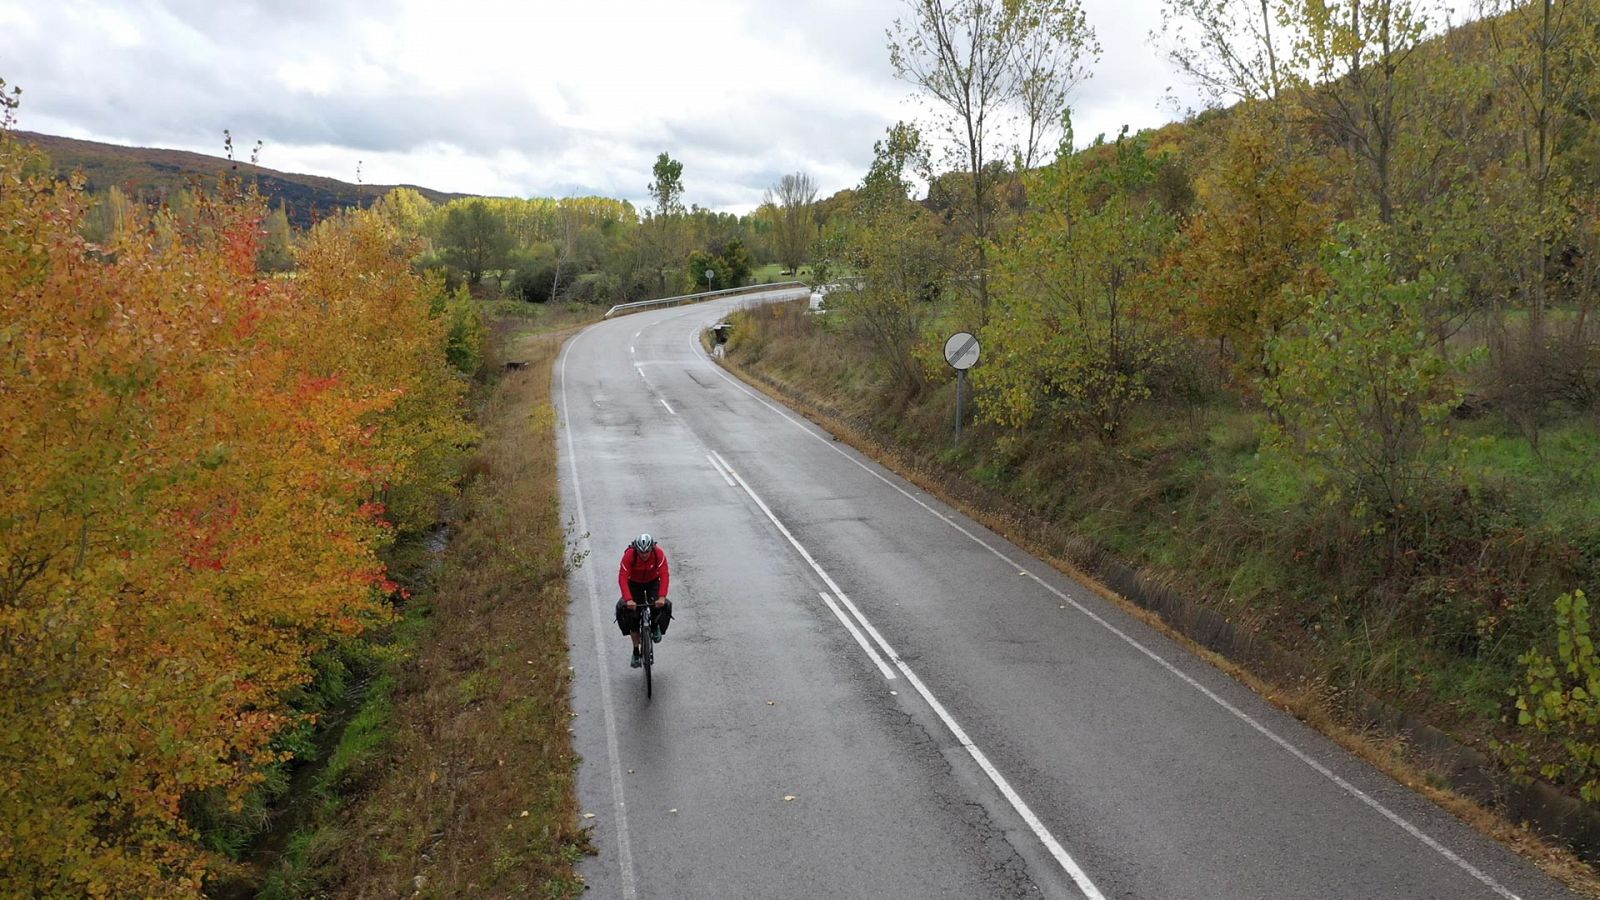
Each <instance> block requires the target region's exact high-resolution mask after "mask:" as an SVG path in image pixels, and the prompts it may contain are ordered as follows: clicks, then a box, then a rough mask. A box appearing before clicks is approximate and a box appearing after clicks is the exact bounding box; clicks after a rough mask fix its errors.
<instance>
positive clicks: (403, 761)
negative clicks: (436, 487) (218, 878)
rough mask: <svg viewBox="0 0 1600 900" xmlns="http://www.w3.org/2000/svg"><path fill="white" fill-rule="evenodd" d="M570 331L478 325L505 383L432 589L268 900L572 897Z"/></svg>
mask: <svg viewBox="0 0 1600 900" xmlns="http://www.w3.org/2000/svg"><path fill="white" fill-rule="evenodd" d="M574 324H575V321H574V320H573V319H572V317H571V316H566V317H552V318H549V319H545V318H540V319H531V320H530V319H510V318H500V319H497V320H494V321H493V322H492V323H491V328H492V331H493V335H494V336H493V341H492V344H493V348H494V351H495V352H493V353H492V355H491V358H490V367H491V370H492V371H497V372H500V373H502V374H500V375H499V377H498V378H497V379H496V380H495V382H494V383H493V384H492V386H491V387H489V388H488V389H487V390H486V392H485V397H484V398H483V400H482V403H481V406H480V410H479V416H478V419H479V423H480V427H481V428H482V431H483V434H484V438H483V441H482V443H481V445H480V446H479V447H478V448H477V451H476V453H475V455H474V456H473V459H472V460H471V462H470V463H469V466H468V474H467V481H466V483H465V485H464V487H463V490H462V494H461V497H460V501H459V509H458V515H457V517H456V521H455V523H454V526H453V529H452V531H451V534H450V539H449V542H448V545H447V546H446V547H445V548H444V549H443V552H442V555H441V558H440V560H439V563H438V569H437V571H436V573H435V575H434V585H433V588H432V590H431V592H429V593H426V594H419V596H418V598H417V600H415V601H413V603H412V604H411V606H412V609H411V610H410V612H409V614H408V617H407V619H406V621H405V624H404V625H403V626H402V628H401V629H400V631H399V633H398V634H397V636H396V640H395V641H394V642H393V643H392V644H391V645H390V646H389V648H388V651H387V662H386V664H385V666H384V667H383V671H382V673H381V674H380V675H379V676H378V677H377V679H376V680H375V681H374V683H373V684H372V686H371V687H370V689H369V691H368V694H367V698H366V701H365V703H364V705H363V707H362V708H361V710H360V711H358V712H357V713H356V714H355V717H354V718H353V720H352V723H351V725H350V726H349V728H347V730H346V735H347V737H346V740H345V741H344V742H343V744H352V743H353V744H356V745H359V747H357V748H356V749H358V750H359V751H360V756H361V759H360V760H359V763H358V764H355V765H348V766H341V767H339V771H338V772H337V774H336V777H331V778H323V779H321V780H320V781H319V785H320V786H321V787H320V789H321V790H322V791H323V795H322V798H321V802H322V804H323V807H324V808H323V810H322V812H321V814H320V815H318V816H317V817H316V818H315V821H314V822H312V823H309V824H308V825H307V826H306V827H305V828H303V829H302V831H301V832H300V833H298V834H297V835H295V836H294V837H293V838H292V839H291V840H290V842H289V846H288V849H287V850H286V852H285V855H284V858H283V860H282V861H281V862H280V864H279V866H278V869H277V871H276V872H274V873H273V876H272V880H271V882H269V885H268V891H267V892H265V893H264V896H269V897H270V896H283V897H289V896H306V895H308V894H310V893H318V894H326V895H331V896H339V897H396V896H422V897H465V896H470V897H521V896H542V897H560V896H576V895H577V894H579V893H581V892H582V890H583V886H582V883H581V882H580V881H578V880H577V878H576V876H575V873H574V869H573V863H574V862H575V861H576V859H577V858H578V857H579V856H580V855H581V854H582V853H583V852H584V850H585V849H586V848H587V837H586V835H585V833H584V832H583V830H582V829H581V828H580V827H579V826H578V824H577V822H578V815H577V810H576V806H575V803H576V800H575V793H574V779H575V778H576V767H577V758H576V757H575V756H574V755H573V752H572V747H571V742H570V729H569V722H570V719H571V709H570V702H569V694H568V683H569V681H568V679H569V672H568V667H567V643H566V610H567V591H566V573H567V564H568V558H567V551H566V548H567V542H566V537H567V536H566V535H565V534H564V532H563V530H562V525H561V521H560V505H559V497H558V493H557V486H556V462H557V456H556V444H555V428H556V418H555V411H554V408H553V407H552V406H551V403H550V371H551V363H552V362H553V360H554V359H555V356H556V354H557V352H558V351H559V349H560V346H561V342H562V340H563V339H564V338H565V337H566V336H567V335H568V334H570V332H571V328H572V327H573V326H574ZM419 601H420V602H419ZM351 732H356V734H355V735H352V734H351Z"/></svg>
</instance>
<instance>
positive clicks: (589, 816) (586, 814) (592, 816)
mask: <svg viewBox="0 0 1600 900" xmlns="http://www.w3.org/2000/svg"><path fill="white" fill-rule="evenodd" d="M583 817H584V818H585V819H592V818H594V813H584V814H583Z"/></svg>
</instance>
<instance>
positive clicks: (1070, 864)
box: [713, 451, 1105, 900]
mask: <svg viewBox="0 0 1600 900" xmlns="http://www.w3.org/2000/svg"><path fill="white" fill-rule="evenodd" d="M713 452H715V451H713ZM718 459H721V457H720V456H719V457H718ZM723 465H727V461H726V460H723ZM728 471H730V472H733V477H734V478H735V479H737V480H738V482H739V486H740V487H742V488H744V492H745V493H746V494H748V495H749V496H750V499H751V500H753V501H755V504H756V506H758V507H760V509H761V511H762V512H764V513H766V514H767V518H768V519H770V520H771V521H772V524H773V525H775V526H777V528H778V531H780V532H781V533H782V534H783V536H784V537H786V538H788V539H789V543H790V544H792V545H793V546H794V548H795V549H796V550H798V551H799V552H800V555H801V557H803V558H804V559H805V561H806V562H808V563H810V564H811V568H812V569H814V570H815V571H816V573H817V574H818V575H819V576H821V577H822V580H823V581H825V582H827V583H828V586H829V587H831V588H833V590H834V593H835V594H837V595H838V596H839V600H840V601H841V602H843V603H845V604H846V605H847V606H848V607H849V609H850V611H851V612H852V613H854V614H855V616H856V618H857V619H859V620H860V621H861V624H862V626H863V627H865V628H866V630H867V631H868V632H869V633H871V634H872V636H873V638H874V639H875V640H877V641H878V643H879V644H880V645H881V646H882V647H883V650H884V652H885V653H887V654H888V656H889V658H890V659H892V660H894V665H895V668H897V669H899V670H900V672H901V674H903V675H905V677H906V680H907V681H909V682H911V686H912V687H914V688H916V690H917V693H918V694H920V695H921V696H922V699H923V700H924V701H926V702H927V704H928V706H929V708H931V709H932V710H933V712H934V714H935V715H937V716H938V717H939V720H940V721H942V722H944V725H945V727H946V728H948V729H950V733H951V734H952V735H954V736H955V739H956V741H957V743H959V744H960V745H961V746H962V747H963V748H964V749H965V750H966V751H967V753H968V754H969V755H971V756H972V759H973V761H975V762H976V763H977V764H978V768H980V769H982V770H983V774H984V775H987V776H988V778H989V781H991V782H992V783H993V784H994V786H995V787H997V788H999V789H1000V794H1001V796H1003V797H1005V799H1006V802H1008V803H1010V804H1011V808H1012V809H1014V810H1016V812H1017V815H1019V816H1021V817H1022V821H1023V822H1025V823H1027V825H1028V829H1029V830H1031V831H1032V832H1033V834H1034V836H1035V837H1037V838H1038V839H1039V841H1040V843H1042V844H1044V847H1045V849H1046V850H1048V851H1049V852H1050V855H1051V856H1053V857H1054V858H1055V860H1056V863H1057V864H1058V865H1060V866H1061V868H1062V869H1063V870H1064V871H1065V872H1066V873H1067V875H1068V877H1070V878H1071V879H1072V881H1073V883H1074V884H1076V885H1077V886H1078V890H1080V891H1082V892H1083V894H1084V896H1085V897H1086V898H1087V900H1105V895H1104V894H1101V893H1100V890H1099V889H1098V888H1096V887H1095V886H1094V882H1092V881H1090V880H1089V876H1088V874H1087V873H1086V872H1084V871H1083V869H1082V868H1081V867H1080V866H1079V865H1078V863H1077V861H1076V860H1074V859H1073V858H1072V856H1071V854H1069V853H1067V850H1066V848H1065V847H1063V846H1061V842H1060V841H1058V840H1056V837H1055V835H1053V834H1051V833H1050V830H1049V829H1048V828H1046V827H1045V825H1044V822H1043V821H1042V820H1040V818H1039V817H1038V816H1037V815H1035V814H1034V812H1033V809H1032V808H1031V807H1029V806H1028V804H1027V802H1026V801H1024V800H1023V799H1022V797H1021V796H1020V795H1019V794H1018V793H1017V792H1016V791H1015V790H1013V789H1012V787H1011V783H1010V782H1008V781H1006V778H1005V776H1004V775H1001V774H1000V770H999V769H996V768H995V767H994V764H993V763H991V762H989V757H987V756H985V755H984V753H983V751H982V750H979V749H978V746H977V745H976V744H974V743H973V742H972V739H971V738H970V737H968V736H967V732H966V731H965V730H964V729H963V728H962V727H961V726H960V725H959V724H957V722H956V720H955V719H954V718H953V717H952V716H951V715H950V713H949V711H947V710H946V709H945V708H944V704H942V703H940V702H939V700H938V698H936V697H934V695H933V692H932V691H930V690H928V688H927V686H926V685H924V684H923V683H922V680H921V679H920V678H918V677H917V675H916V673H915V672H913V671H911V667H910V666H908V665H906V663H905V660H902V659H901V658H900V657H899V655H897V654H896V653H895V652H894V650H893V649H892V648H891V647H890V646H889V645H888V643H887V642H885V641H884V640H883V636H882V635H880V634H878V630H877V629H876V628H873V627H872V623H871V622H870V621H868V620H867V618H866V617H865V616H863V615H862V614H861V611H860V610H858V609H856V608H855V605H854V604H852V603H850V602H849V599H848V598H846V597H845V596H844V592H843V591H840V590H839V586H838V585H837V584H835V583H834V581H833V579H832V578H830V577H829V576H828V573H827V571H826V570H824V569H823V568H822V566H821V565H819V564H818V563H817V561H816V559H814V558H813V557H812V556H811V553H810V552H809V551H807V550H806V548H805V547H804V546H803V545H802V544H801V543H800V542H799V541H798V540H796V539H795V536H794V534H793V533H791V532H790V531H789V529H788V528H787V527H786V526H785V525H784V524H783V522H782V521H780V520H779V519H778V517H777V516H776V515H774V514H773V512H772V509H771V508H770V507H768V506H767V504H766V502H765V501H763V500H762V499H761V497H760V496H758V495H757V494H756V492H755V491H754V490H752V489H751V488H750V485H749V483H748V482H746V481H745V480H744V477H743V476H741V475H740V474H739V473H738V472H737V471H735V470H734V469H733V467H732V466H729V467H728Z"/></svg>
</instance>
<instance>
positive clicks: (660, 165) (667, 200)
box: [650, 153, 683, 216]
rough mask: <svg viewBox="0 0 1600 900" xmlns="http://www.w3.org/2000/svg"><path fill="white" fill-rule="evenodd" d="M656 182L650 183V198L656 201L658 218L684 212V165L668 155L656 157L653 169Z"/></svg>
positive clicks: (663, 154)
mask: <svg viewBox="0 0 1600 900" xmlns="http://www.w3.org/2000/svg"><path fill="white" fill-rule="evenodd" d="M650 171H651V173H652V174H654V175H655V180H654V181H652V182H650V196H651V198H652V199H654V200H655V201H656V209H655V212H656V215H657V216H672V215H677V214H678V213H681V212H683V163H681V162H679V161H677V160H675V159H673V158H672V157H671V156H668V155H667V154H666V153H662V154H661V155H660V156H658V157H656V164H655V165H654V166H652V167H651V169H650Z"/></svg>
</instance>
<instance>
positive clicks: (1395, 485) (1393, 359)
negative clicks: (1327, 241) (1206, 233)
mask: <svg viewBox="0 0 1600 900" xmlns="http://www.w3.org/2000/svg"><path fill="white" fill-rule="evenodd" d="M1322 265H1323V269H1324V270H1325V271H1326V272H1327V274H1328V278H1329V281H1330V285H1329V287H1327V288H1326V289H1324V290H1321V291H1318V292H1316V293H1314V294H1312V295H1310V296H1307V297H1305V298H1304V300H1303V301H1302V302H1303V303H1304V304H1305V307H1306V315H1305V316H1304V317H1303V318H1302V319H1301V320H1300V321H1301V327H1299V328H1298V329H1294V330H1290V331H1288V332H1285V333H1284V334H1281V335H1279V336H1278V337H1276V338H1274V339H1273V340H1271V341H1270V342H1269V343H1268V345H1267V354H1268V358H1269V360H1270V364H1271V365H1272V366H1273V367H1274V369H1275V370H1276V371H1277V373H1278V374H1277V377H1276V378H1274V379H1273V380H1272V381H1271V382H1269V383H1268V384H1267V385H1266V387H1265V392H1264V393H1265V397H1266V400H1267V403H1268V404H1269V405H1270V406H1271V407H1272V408H1273V409H1274V410H1275V411H1276V412H1277V413H1278V415H1279V417H1280V419H1279V422H1280V423H1281V424H1278V425H1275V426H1273V427H1272V428H1270V429H1269V434H1268V444H1269V445H1270V446H1271V447H1273V448H1274V450H1275V451H1277V452H1279V453H1282V454H1284V455H1286V456H1288V457H1290V458H1292V459H1295V460H1298V461H1300V462H1301V463H1303V464H1305V465H1307V466H1308V467H1310V469H1311V470H1312V471H1313V472H1314V473H1315V475H1316V477H1317V478H1318V480H1319V481H1320V482H1321V486H1322V488H1323V492H1324V496H1325V497H1326V499H1327V500H1328V502H1329V503H1331V504H1333V505H1335V506H1337V507H1339V508H1341V509H1344V510H1347V511H1349V512H1350V513H1351V514H1352V515H1354V516H1355V517H1357V518H1358V519H1360V520H1362V521H1365V522H1368V523H1369V524H1371V525H1373V526H1375V527H1376V528H1378V529H1379V530H1380V531H1389V532H1390V533H1391V534H1393V535H1396V539H1398V536H1399V535H1400V533H1401V531H1400V529H1399V528H1395V527H1393V526H1395V525H1398V524H1400V523H1401V522H1402V521H1404V520H1407V519H1409V518H1410V516H1409V510H1410V509H1411V508H1413V507H1414V506H1415V500H1416V499H1417V497H1418V496H1419V494H1420V493H1421V490H1422V488H1423V486H1424V484H1425V482H1426V476H1427V474H1428V471H1429V465H1430V460H1431V459H1432V458H1433V457H1434V454H1433V451H1435V450H1437V449H1438V448H1439V447H1440V446H1441V445H1442V444H1443V443H1444V442H1445V441H1446V440H1447V439H1448V438H1449V431H1448V428H1447V427H1446V426H1447V423H1448V420H1449V416H1450V411H1451V410H1452V409H1453V408H1455V406H1456V405H1458V404H1459V403H1460V400H1461V388H1460V385H1459V381H1458V379H1457V377H1456V376H1457V369H1456V367H1455V366H1453V365H1452V364H1451V363H1450V362H1448V361H1447V360H1445V359H1444V358H1443V357H1442V356H1441V355H1440V354H1439V353H1438V351H1437V349H1436V346H1435V343H1434V341H1433V340H1432V338H1431V337H1430V336H1429V334H1428V329H1427V318H1426V307H1427V304H1428V303H1429V302H1430V300H1431V299H1432V298H1433V296H1434V295H1435V294H1436V293H1438V292H1440V291H1442V290H1444V289H1445V288H1444V285H1443V284H1442V283H1441V282H1440V280H1439V279H1438V278H1437V277H1435V276H1434V275H1433V274H1431V273H1428V272H1424V273H1423V274H1422V275H1421V276H1418V277H1417V278H1415V279H1410V280H1401V279H1397V278H1396V277H1395V275H1394V268H1393V265H1392V264H1391V262H1390V260H1389V255H1388V252H1387V248H1386V246H1385V244H1384V242H1383V241H1382V239H1381V237H1379V236H1378V235H1376V234H1373V235H1369V234H1364V233H1363V232H1362V231H1360V230H1359V229H1357V228H1354V227H1349V226H1347V227H1344V228H1343V229H1341V231H1340V237H1339V240H1338V241H1336V242H1335V243H1333V244H1332V245H1331V246H1330V247H1329V248H1328V250H1327V251H1326V252H1325V254H1324V258H1323V263H1322ZM1399 549H1400V548H1399V546H1398V545H1397V544H1394V543H1393V542H1391V546H1390V550H1391V552H1398V551H1399Z"/></svg>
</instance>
